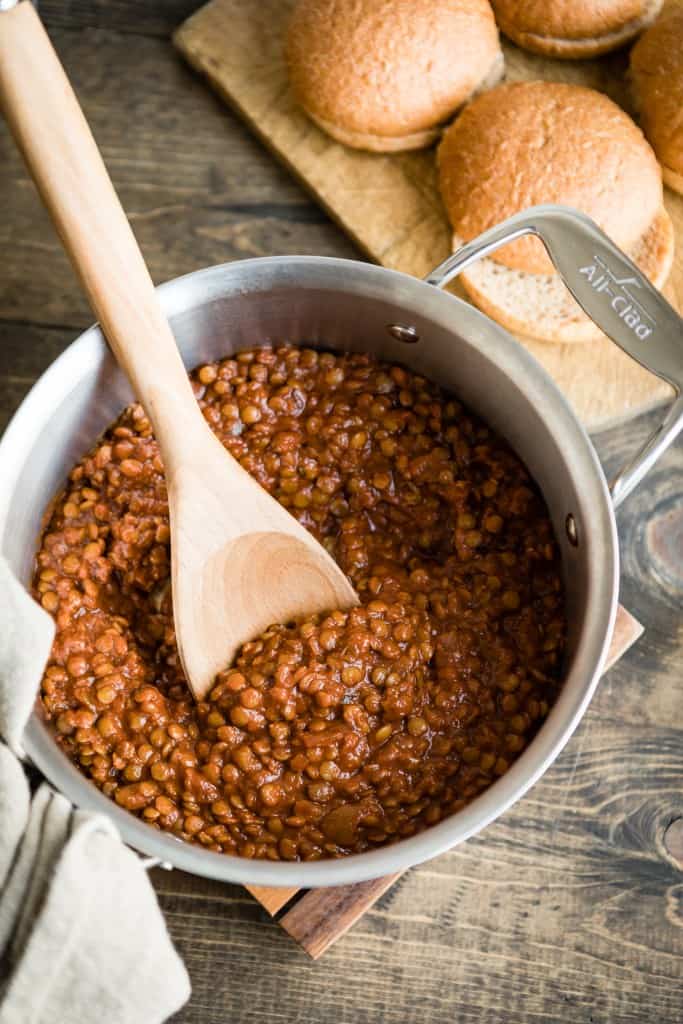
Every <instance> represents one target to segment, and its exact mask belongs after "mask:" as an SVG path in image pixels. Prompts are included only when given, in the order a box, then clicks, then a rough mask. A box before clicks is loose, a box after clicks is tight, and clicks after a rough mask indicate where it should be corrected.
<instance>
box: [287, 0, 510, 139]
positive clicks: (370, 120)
mask: <svg viewBox="0 0 683 1024" xmlns="http://www.w3.org/2000/svg"><path fill="white" fill-rule="evenodd" d="M286 59H287V67H288V72H289V80H290V84H291V87H292V91H293V93H294V96H295V98H296V99H297V101H298V102H299V103H300V104H301V106H302V107H303V108H304V110H306V112H307V113H308V114H309V115H310V116H311V117H312V118H313V120H314V121H316V123H317V124H319V125H320V126H321V127H323V128H324V129H325V130H326V131H328V132H329V133H330V134H331V135H333V136H334V137H335V138H336V139H339V140H340V141H342V142H345V143H346V144H347V145H350V146H356V147H359V148H363V149H374V150H384V151H387V152H391V151H392V150H393V151H395V150H398V149H414V148H417V147H418V146H423V145H429V143H430V142H433V141H434V139H435V138H436V137H437V130H438V128H439V126H440V125H441V124H443V122H445V121H447V120H448V119H449V118H450V117H451V116H452V115H453V113H454V112H455V111H456V110H457V109H458V108H459V107H460V106H461V105H462V104H463V103H464V102H465V100H467V99H468V98H469V97H470V96H471V95H472V94H473V93H474V92H476V90H477V89H478V88H480V87H481V86H482V84H483V83H485V82H486V81H487V80H491V79H493V78H495V77H499V76H500V73H501V71H502V53H501V49H500V42H499V39H498V31H497V29H496V24H495V21H494V18H493V13H492V11H491V7H490V5H489V3H488V0H299V2H298V3H297V4H296V6H295V8H294V10H293V12H292V16H291V19H290V22H289V27H288V31H287V42H286ZM385 140H386V141H385Z"/></svg>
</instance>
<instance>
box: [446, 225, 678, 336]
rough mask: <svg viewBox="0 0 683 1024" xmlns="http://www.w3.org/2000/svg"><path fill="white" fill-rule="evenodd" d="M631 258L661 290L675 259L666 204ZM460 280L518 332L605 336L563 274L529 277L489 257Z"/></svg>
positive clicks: (487, 309)
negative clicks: (575, 297) (562, 276)
mask: <svg viewBox="0 0 683 1024" xmlns="http://www.w3.org/2000/svg"><path fill="white" fill-rule="evenodd" d="M460 245H462V241H461V240H460V239H459V238H458V237H457V235H454V236H453V248H454V250H455V249H457V248H458V247H459V246H460ZM630 255H631V258H632V259H633V261H634V263H636V264H637V266H638V267H639V268H640V269H641V270H642V271H643V273H644V274H645V275H646V277H648V278H649V279H650V281H652V283H653V284H654V285H655V287H657V288H661V287H662V286H663V284H664V282H665V281H666V279H667V277H668V276H669V271H670V270H671V264H672V262H673V255H674V229H673V224H672V223H671V219H670V217H669V215H668V213H667V212H666V210H665V209H664V207H663V206H662V207H661V208H660V210H659V213H658V214H657V216H656V217H655V219H654V220H653V221H652V224H651V225H650V227H649V228H648V229H647V231H646V232H645V234H644V235H643V236H642V237H641V239H640V240H639V242H637V243H636V245H635V246H634V247H633V249H632V251H631V253H630ZM460 281H462V284H463V286H464V288H465V291H466V292H467V294H468V296H469V297H470V299H471V300H472V302H473V303H474V304H475V306H478V307H479V309H481V310H482V312H484V313H486V314H488V316H490V317H491V318H492V319H493V320H496V321H497V322H498V323H499V324H502V326H503V327H506V328H507V329H508V330H509V331H513V332H514V333H515V334H522V335H524V336H526V337H528V338H535V339H537V340H539V341H555V342H563V343H566V342H584V341H597V340H598V339H600V338H602V337H604V335H603V333H602V331H601V330H600V328H599V327H597V326H596V325H595V324H594V323H593V321H592V320H591V319H590V317H588V316H587V315H586V314H585V313H584V312H583V310H582V309H581V307H580V306H579V304H578V302H576V300H575V299H574V298H573V297H572V295H571V294H570V292H569V291H568V289H567V288H566V287H565V285H564V283H563V281H562V278H561V277H560V276H559V274H529V273H526V272H525V271H523V270H511V269H510V268H509V267H505V266H503V264H502V263H498V262H496V261H495V260H492V259H490V258H486V259H483V260H479V262H478V263H475V264H474V265H473V266H471V267H470V268H469V269H468V270H466V271H464V272H463V273H462V274H461V275H460Z"/></svg>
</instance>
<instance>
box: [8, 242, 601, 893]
mask: <svg viewBox="0 0 683 1024" xmlns="http://www.w3.org/2000/svg"><path fill="white" fill-rule="evenodd" d="M159 293H160V296H161V300H162V304H163V306H164V308H165V311H166V313H167V315H168V316H169V319H170V322H171V325H172V328H173V331H174V333H175V336H176V339H177V342H178V345H179V348H180V351H181V353H182V356H183V359H184V361H185V364H186V365H187V366H188V368H190V367H193V366H195V365H196V364H198V363H201V362H204V361H208V360H212V359H216V358H218V357H222V356H227V355H230V354H232V353H234V352H237V351H239V350H240V349H243V348H246V347H250V346H254V345H259V344H264V343H266V342H270V343H273V344H282V343H284V342H288V343H291V344H295V345H296V344H305V345H309V346H314V347H319V348H327V349H331V350H336V351H339V350H344V349H345V350H353V351H360V352H371V353H373V354H374V355H376V356H377V357H378V358H380V359H385V360H388V361H390V362H396V363H402V364H404V365H405V366H407V367H409V368H411V369H412V370H415V371H417V372H419V373H421V374H424V375H425V376H427V377H429V378H431V379H432V380H434V381H436V382H437V383H439V384H440V385H442V386H443V387H444V388H446V389H447V390H449V391H452V392H453V393H454V394H455V395H456V397H458V398H460V399H461V400H462V401H463V402H464V403H465V404H466V405H468V406H469V407H470V408H471V409H473V410H474V411H475V412H476V413H478V414H479V415H480V416H481V418H482V419H484V420H486V421H487V422H488V423H489V424H490V425H491V426H492V427H494V428H495V429H496V430H497V431H498V432H499V433H500V434H501V435H502V436H504V437H505V438H506V439H507V440H508V441H509V442H510V443H511V445H512V446H513V447H514V448H515V450H516V451H517V453H518V454H519V455H520V456H521V458H522V459H523V460H524V462H525V463H526V464H527V466H528V467H529V469H530V471H531V473H532V475H533V476H534V478H535V479H536V481H537V482H538V484H539V485H540V487H541V490H542V491H543V494H544V497H545V500H546V502H547V504H548V507H549V509H550V513H551V517H552V520H553V524H554V527H555V532H556V536H557V538H558V541H559V544H560V548H561V551H562V561H563V571H564V578H565V585H566V596H567V611H568V618H569V623H570V633H569V644H568V654H567V666H566V682H565V685H564V688H563V691H562V693H561V695H560V697H559V699H558V701H557V702H556V705H555V707H554V709H553V710H552V712H551V714H550V715H549V717H548V719H547V721H546V723H545V724H544V725H543V727H542V728H541V730H540V731H539V733H538V735H537V736H536V738H535V739H534V740H533V741H532V743H531V744H530V745H529V747H528V748H527V750H526V751H525V752H524V754H523V755H522V756H521V757H520V758H519V759H518V760H517V762H515V764H514V765H513V766H512V768H511V769H510V771H509V772H508V773H507V774H506V775H505V776H504V777H503V778H501V779H500V780H499V781H498V782H496V783H495V784H494V785H493V786H491V787H490V788H489V789H488V790H486V791H485V792H484V793H483V794H482V795H481V796H480V797H478V798H477V799H476V800H475V801H473V802H472V804H470V805H469V806H468V807H467V808H465V809H464V810H463V811H461V812H459V813H458V814H457V815H454V816H453V817H452V818H450V819H446V820H445V821H443V822H442V823H441V824H439V825H437V826H435V827H434V828H431V829H428V830H427V831H425V832H423V833H420V834H419V835H417V836H415V837H413V838H411V839H409V840H403V841H402V842H400V843H397V844H396V845H394V846H391V847H386V848H383V849H380V850H377V851H372V852H371V853H365V854H358V855H355V856H352V857H347V858H343V859H341V860H337V861H329V862H317V863H314V864H289V863H272V862H256V861H246V860H243V859H241V858H236V857H230V856H227V855H223V854H215V853H210V852H209V851H206V850H201V849H198V848H195V847H189V846H188V845H187V844H184V843H181V842H179V841H178V840H175V839H173V838H172V837H170V836H167V835H163V834H160V833H159V832H157V831H156V830H154V829H152V828H150V827H149V826H147V825H144V824H143V823H142V822H140V821H138V820H137V819H134V818H133V817H132V816H130V815H128V814H127V813H126V812H124V811H122V810H121V809H120V808H118V807H116V806H115V805H113V804H112V802H111V801H109V800H107V799H106V798H105V797H104V796H103V795H102V794H101V793H100V792H99V791H98V790H97V789H96V788H95V787H94V786H93V785H92V784H90V783H89V782H87V781H86V780H85V779H84V778H83V777H82V776H81V775H80V774H79V773H78V772H77V771H76V769H75V768H74V767H73V766H72V765H70V763H69V762H68V761H67V759H66V757H65V756H64V755H63V754H61V752H60V751H59V750H58V748H57V747H56V745H55V744H54V742H53V741H52V738H51V737H50V736H49V734H48V733H47V731H46V729H45V728H44V726H43V725H42V724H41V723H40V722H39V721H38V719H37V716H34V718H33V721H32V723H31V725H30V728H29V730H28V733H27V738H26V739H27V750H28V752H29V754H30V755H31V756H32V757H33V759H34V760H35V761H36V763H37V764H38V766H39V767H40V768H41V770H42V771H43V772H44V773H45V774H46V775H47V777H48V778H49V779H50V780H51V781H52V782H53V784H54V785H55V786H57V787H58V788H60V789H62V790H63V791H64V792H65V793H66V794H67V795H68V796H69V797H70V798H71V799H72V800H73V801H74V802H76V803H79V804H80V805H81V806H90V807H93V808H98V809H99V810H105V811H106V812H107V813H109V814H110V816H113V817H114V818H115V819H116V821H117V824H118V825H119V828H120V829H121V831H122V834H123V835H124V837H125V838H126V839H127V841H129V842H131V844H132V845H134V846H136V848H138V849H140V850H143V851H144V852H146V853H149V854H152V855H157V856H159V857H160V858H162V859H167V860H171V861H172V862H173V863H175V864H177V865H178V866H180V867H183V868H185V869H187V870H191V871H195V872H197V873H201V874H206V875H211V876H214V877H218V878H225V879H230V880H234V881H243V882H245V881H246V882H253V883H254V884H266V885H278V884H279V885H302V884H303V885H308V886H312V885H324V884H327V885H332V884H338V883H341V882H350V881H359V880H362V879H364V878H369V877H374V876H377V875H381V874H384V873H386V872H388V871H395V870H399V869H400V868H402V867H407V866H409V865H411V864H414V863H417V862H419V861H421V860H425V859H427V858H428V857H430V856H433V855H434V854H436V853H438V852H440V851H441V850H443V849H446V848H448V847H450V846H452V845H454V844H455V843H456V842H458V841H460V840H461V839H463V838H465V837H466V836H467V835H470V834H471V833H472V832H474V831H477V830H478V829H479V828H481V827H482V826H483V825H484V824H486V823H487V822H488V821H490V820H491V819H492V818H493V817H495V816H497V814H499V813H500V812H501V811H502V810H503V809H504V808H505V807H506V806H508V805H509V804H510V803H511V802H512V801H513V800H515V799H517V797H518V796H520V795H521V793H523V792H524V790H525V789H526V788H528V786H529V785H531V783H532V782H533V781H534V780H535V779H536V778H537V777H538V776H539V775H540V774H541V773H542V771H544V770H545V768H546V767H547V765H548V764H549V763H550V761H552V759H553V758H554V757H555V756H556V754H557V753H558V752H559V750H560V749H561V747H562V745H563V744H564V742H565V741H566V739H567V738H568V736H569V735H570V734H571V731H572V730H573V728H574V726H575V724H576V722H577V721H578V719H579V718H580V716H581V714H582V712H583V710H584V708H585V706H586V704H587V702H588V700H589V698H590V695H591V693H592V690H593V687H594V685H595V681H596V679H597V674H598V671H599V667H600V663H601V659H602V657H603V655H604V653H605V650H606V646H607V643H608V640H609V632H610V629H611V622H612V620H613V615H614V611H615V602H616V579H617V549H616V543H615V533H614V519H613V516H612V513H611V507H610V504H609V497H608V494H607V490H606V485H605V482H604V477H603V475H602V471H601V469H600V467H599V463H598V462H597V458H596V456H595V453H594V451H593V448H592V445H591V444H590V441H589V440H588V438H587V437H586V435H585V433H584V431H583V430H582V428H581V427H580V426H579V425H578V423H577V421H576V420H575V418H574V416H573V415H572V413H571V411H570V410H569V408H568V406H567V405H566V402H565V401H564V399H563V398H562V396H561V395H560V394H559V392H558V391H557V389H556V387H555V385H554V384H553V383H552V381H551V380H550V378H549V377H548V376H547V375H546V374H545V372H544V371H543V370H542V369H541V368H540V366H538V364H536V363H535V361H534V360H533V359H532V358H531V357H530V356H529V355H528V354H527V352H526V350H524V349H523V348H522V347H521V346H520V345H518V344H517V343H516V342H515V341H513V340H512V339H511V338H510V337H509V336H508V335H507V334H506V333H505V332H504V331H503V330H502V329H501V328H499V327H498V326H497V325H495V324H493V323H492V322H491V321H489V320H488V319H487V318H486V317H484V316H483V315H482V314H481V313H479V312H478V311H477V310H475V309H474V308H473V307H471V306H469V305H467V304H465V303H463V302H461V301H460V300H458V299H456V298H454V297H453V296H450V295H447V294H444V293H442V292H439V291H437V290H436V289H435V288H433V287H431V286H429V285H426V284H424V283H423V282H421V281H418V280H415V279H413V278H409V277H406V276H404V275H402V274H398V273H394V272H391V271H387V270H384V269H380V268H377V267H372V266H368V265H366V264H362V263H356V262H353V261H344V260H335V259H329V260H327V259H319V258H313V257H291V258H287V257H285V258H269V259H262V260H247V261H244V262H240V263H235V264H229V265H225V266H222V267H214V268H209V269H208V270H205V271H200V272H198V273H195V274H191V275H188V276H187V277H185V278H180V279H178V280H177V281H173V282H170V283H169V284H167V285H164V286H162V288H160V289H159ZM396 325H398V326H400V327H404V328H405V327H410V328H412V329H413V330H412V334H413V335H414V336H417V338H418V340H417V341H412V342H411V343H407V342H406V341H404V340H400V335H401V334H404V335H405V332H400V331H393V330H391V328H392V327H393V326H396ZM132 397H133V396H132V392H131V390H130V387H129V385H128V382H127V380H126V379H125V377H124V375H123V373H122V372H121V370H120V369H119V368H118V366H117V364H116V362H115V361H114V359H113V357H112V356H111V354H110V353H109V351H108V349H107V347H106V345H105V343H104V340H103V338H102V335H101V333H100V331H99V329H98V328H91V329H90V330H89V331H87V332H86V333H85V334H84V335H82V336H81V338H80V339H78V341H76V342H75V343H74V344H73V345H72V346H71V347H70V348H69V349H68V350H67V351H66V352H65V353H64V354H63V355H62V356H61V357H60V358H59V359H58V360H57V361H56V362H55V363H54V364H53V366H52V367H51V368H50V369H49V370H48V371H47V373H46V374H44V375H43V377H42V378H41V379H40V381H39V382H38V383H37V384H36V386H35V387H34V389H33V390H32V392H31V394H30V395H29V396H28V398H27V399H26V400H25V402H24V403H23V405H22V407H21V409H20V410H19V412H18V413H17V415H16V416H15V418H14V420H13V421H12V423H11V424H10V427H9V428H8V431H7V433H6V435H5V438H4V439H3V442H2V444H1V445H0V479H2V483H3V493H2V496H1V497H0V538H1V541H0V550H2V553H3V554H4V555H5V557H6V558H7V559H8V561H9V563H10V565H11V566H12V568H13V569H14V571H15V572H16V574H17V576H18V577H19V579H21V580H22V582H24V583H26V584H28V583H29V582H30V578H31V574H32V569H33V560H34V555H35V550H36V545H37V538H38V534H39V532H40V528H41V523H42V520H43V516H44V514H45V511H46V508H47V507H48V504H49V502H50V500H51V498H52V497H53V496H54V495H55V494H56V493H57V492H58V491H59V489H60V488H61V487H62V485H63V483H64V481H65V478H66V475H67V473H68V471H69V470H70V469H71V467H72V466H73V464H74V463H75V462H76V461H77V460H78V459H79V458H80V457H81V456H82V455H83V454H84V453H85V452H86V451H87V450H88V448H89V447H90V446H91V445H92V443H93V441H94V440H95V439H96V438H97V437H98V436H99V434H101V433H102V431H103V430H104V429H105V428H106V427H107V426H108V424H109V423H110V422H111V421H112V420H113V419H114V418H115V417H116V416H117V415H118V413H119V412H120V411H121V409H122V408H123V406H124V405H126V404H127V403H128V402H129V401H131V399H132ZM568 515H571V516H572V517H573V520H574V522H575V524H576V535H577V537H578V543H577V544H574V543H573V542H572V541H570V539H569V537H568V534H567V530H566V525H565V524H566V520H567V516H568Z"/></svg>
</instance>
